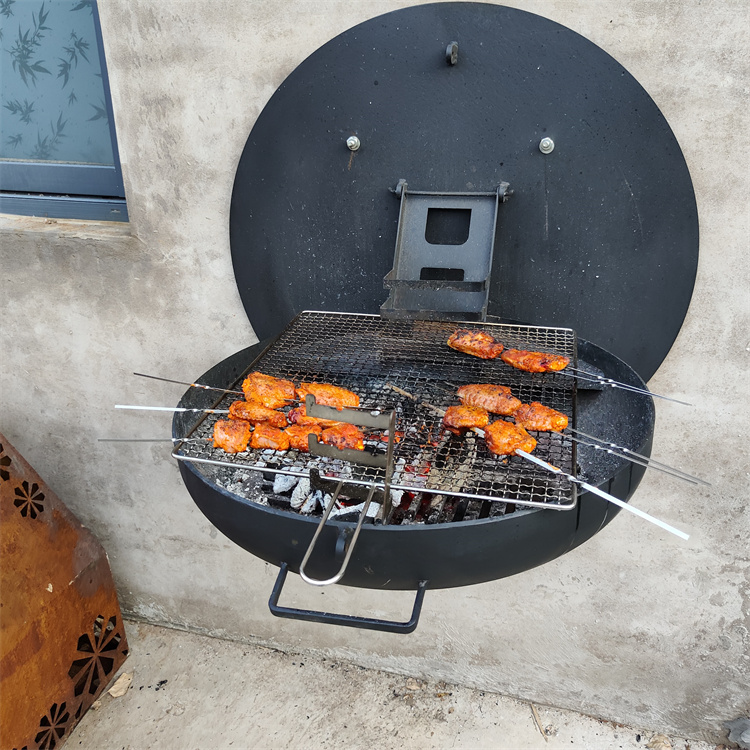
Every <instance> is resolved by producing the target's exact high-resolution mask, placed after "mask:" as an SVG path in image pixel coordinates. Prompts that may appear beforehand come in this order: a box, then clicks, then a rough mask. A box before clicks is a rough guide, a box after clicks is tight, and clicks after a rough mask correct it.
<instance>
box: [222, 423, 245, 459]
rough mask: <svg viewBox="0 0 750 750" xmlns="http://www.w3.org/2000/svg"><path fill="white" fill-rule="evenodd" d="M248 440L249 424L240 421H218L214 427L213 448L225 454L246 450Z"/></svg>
mask: <svg viewBox="0 0 750 750" xmlns="http://www.w3.org/2000/svg"><path fill="white" fill-rule="evenodd" d="M248 440H250V423H249V422H245V421H243V420H241V419H220V420H218V422H216V424H215V425H214V448H221V449H222V450H225V451H226V452H227V453H241V452H242V451H244V450H247V441H248Z"/></svg>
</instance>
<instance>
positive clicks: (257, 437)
mask: <svg viewBox="0 0 750 750" xmlns="http://www.w3.org/2000/svg"><path fill="white" fill-rule="evenodd" d="M246 424H247V423H246ZM250 447H251V448H271V449H273V450H275V451H286V450H289V436H288V435H287V434H286V433H285V432H283V431H282V430H279V429H277V428H276V427H271V425H270V424H267V423H266V422H261V423H260V424H258V425H256V427H255V429H254V430H253V436H252V438H251V439H250Z"/></svg>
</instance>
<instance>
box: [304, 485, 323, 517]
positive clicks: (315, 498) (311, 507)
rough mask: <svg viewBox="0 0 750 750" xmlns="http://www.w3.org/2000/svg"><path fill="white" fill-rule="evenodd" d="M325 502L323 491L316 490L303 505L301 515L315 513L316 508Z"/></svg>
mask: <svg viewBox="0 0 750 750" xmlns="http://www.w3.org/2000/svg"><path fill="white" fill-rule="evenodd" d="M322 502H323V492H322V490H315V492H313V493H312V494H311V495H310V496H309V497H308V498H307V500H305V502H304V503H303V504H302V507H301V508H300V509H299V512H300V513H308V514H309V513H314V512H315V510H316V508H317V507H318V503H322Z"/></svg>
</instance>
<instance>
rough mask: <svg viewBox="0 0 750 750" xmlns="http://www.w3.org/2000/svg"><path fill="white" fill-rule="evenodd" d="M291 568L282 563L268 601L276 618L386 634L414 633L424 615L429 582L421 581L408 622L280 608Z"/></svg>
mask: <svg viewBox="0 0 750 750" xmlns="http://www.w3.org/2000/svg"><path fill="white" fill-rule="evenodd" d="M288 570H289V567H288V566H287V564H286V563H285V562H283V563H281V568H280V570H279V575H278V576H277V578H276V583H275V584H274V587H273V591H272V592H271V598H270V599H269V600H268V608H269V609H270V610H271V614H272V615H275V616H276V617H286V618H287V619H290V620H306V621H307V622H322V623H325V624H327V625H344V626H346V627H350V628H362V629H363V630H382V631H384V632H386V633H402V634H406V633H413V632H414V631H415V630H416V629H417V624H418V623H419V615H420V614H421V613H422V601H423V600H424V592H425V590H426V589H427V583H428V581H420V582H419V588H417V596H416V599H415V600H414V609H413V610H412V613H411V618H410V619H409V620H408V622H395V621H393V620H376V619H373V618H371V617H356V616H354V615H337V614H335V613H333V612H319V611H317V610H311V609H294V608H292V607H280V606H279V598H280V596H281V589H282V588H283V587H284V581H285V580H286V574H287V572H288Z"/></svg>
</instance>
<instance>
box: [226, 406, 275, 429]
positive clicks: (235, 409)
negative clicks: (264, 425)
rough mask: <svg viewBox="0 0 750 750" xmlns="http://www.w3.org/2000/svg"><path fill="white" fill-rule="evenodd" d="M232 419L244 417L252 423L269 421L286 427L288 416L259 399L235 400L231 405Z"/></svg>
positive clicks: (272, 424) (230, 416) (230, 414)
mask: <svg viewBox="0 0 750 750" xmlns="http://www.w3.org/2000/svg"><path fill="white" fill-rule="evenodd" d="M229 418H230V419H244V420H245V421H246V422H250V423H251V424H260V423H261V422H268V424H270V425H271V426H272V427H279V428H283V427H286V416H285V415H284V414H282V412H280V411H275V410H274V409H269V408H267V407H265V406H263V404H261V403H258V402H257V401H235V402H234V403H232V404H230V405H229Z"/></svg>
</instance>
